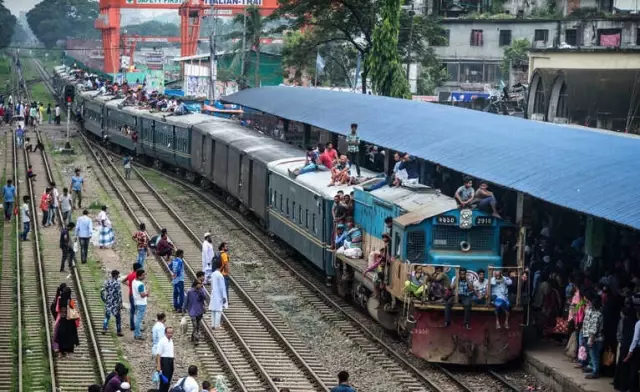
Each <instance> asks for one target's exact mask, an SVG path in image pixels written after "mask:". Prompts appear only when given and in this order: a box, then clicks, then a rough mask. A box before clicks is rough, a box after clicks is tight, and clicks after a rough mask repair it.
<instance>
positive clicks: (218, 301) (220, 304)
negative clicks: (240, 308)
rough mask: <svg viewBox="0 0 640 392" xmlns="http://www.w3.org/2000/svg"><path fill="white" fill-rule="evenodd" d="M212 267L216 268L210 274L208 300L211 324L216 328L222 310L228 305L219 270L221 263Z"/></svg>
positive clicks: (218, 325) (218, 324) (222, 277)
mask: <svg viewBox="0 0 640 392" xmlns="http://www.w3.org/2000/svg"><path fill="white" fill-rule="evenodd" d="M214 268H216V270H215V271H213V274H211V300H210V301H209V310H210V311H211V326H212V327H213V328H214V329H216V328H219V327H220V322H221V320H222V310H223V309H227V308H228V307H229V305H228V301H227V289H226V286H225V284H224V276H222V272H220V269H221V268H222V263H217V265H215V266H214Z"/></svg>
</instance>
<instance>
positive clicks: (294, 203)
mask: <svg viewBox="0 0 640 392" xmlns="http://www.w3.org/2000/svg"><path fill="white" fill-rule="evenodd" d="M295 205H296V202H295V201H294V202H293V206H294V211H295ZM287 216H289V198H288V197H287Z"/></svg>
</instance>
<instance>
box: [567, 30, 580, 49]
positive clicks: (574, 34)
mask: <svg viewBox="0 0 640 392" xmlns="http://www.w3.org/2000/svg"><path fill="white" fill-rule="evenodd" d="M564 42H566V43H567V45H571V46H578V30H576V29H567V30H565V31H564Z"/></svg>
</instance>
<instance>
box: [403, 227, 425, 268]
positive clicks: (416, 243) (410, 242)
mask: <svg viewBox="0 0 640 392" xmlns="http://www.w3.org/2000/svg"><path fill="white" fill-rule="evenodd" d="M426 242H427V238H426V234H425V232H424V231H420V230H417V231H410V232H409V233H407V259H408V260H409V262H411V263H419V262H422V261H424V254H425V248H426Z"/></svg>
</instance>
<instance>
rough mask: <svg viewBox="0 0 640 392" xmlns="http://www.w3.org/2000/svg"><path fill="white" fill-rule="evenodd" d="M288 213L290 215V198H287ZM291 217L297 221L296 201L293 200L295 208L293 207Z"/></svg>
mask: <svg viewBox="0 0 640 392" xmlns="http://www.w3.org/2000/svg"><path fill="white" fill-rule="evenodd" d="M287 215H289V199H287ZM291 219H292V220H293V221H294V222H295V221H296V202H295V201H294V202H293V208H291Z"/></svg>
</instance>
